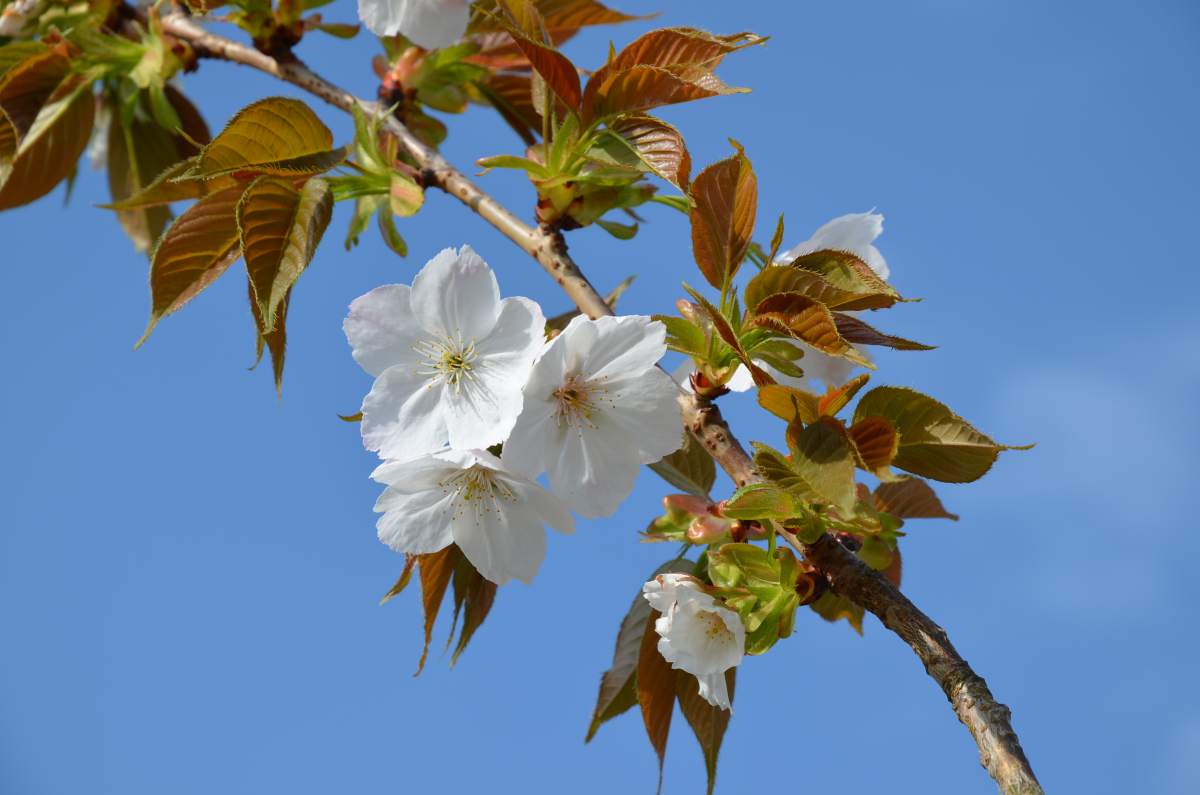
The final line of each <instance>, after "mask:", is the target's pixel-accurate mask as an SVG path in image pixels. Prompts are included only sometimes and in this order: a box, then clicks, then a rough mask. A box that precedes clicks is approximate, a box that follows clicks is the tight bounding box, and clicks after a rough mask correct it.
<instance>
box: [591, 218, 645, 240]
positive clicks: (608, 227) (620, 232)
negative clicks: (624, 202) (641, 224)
mask: <svg viewBox="0 0 1200 795" xmlns="http://www.w3.org/2000/svg"><path fill="white" fill-rule="evenodd" d="M596 226H598V227H600V228H601V229H603V230H604V231H605V232H608V233H609V234H610V235H612V236H613V237H615V238H616V239H617V240H633V236H634V235H636V234H637V231H638V225H637V224H620V223H617V222H616V221H606V220H604V219H603V218H597V219H596Z"/></svg>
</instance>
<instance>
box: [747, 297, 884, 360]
mask: <svg viewBox="0 0 1200 795" xmlns="http://www.w3.org/2000/svg"><path fill="white" fill-rule="evenodd" d="M747 323H748V325H749V326H751V327H754V328H765V329H769V330H771V331H774V332H776V333H778V334H784V335H787V336H790V337H792V338H793V339H797V340H800V341H801V342H805V343H807V344H809V345H811V346H812V347H813V348H816V349H817V350H818V351H821V352H822V353H825V354H828V355H830V356H839V357H841V358H843V359H849V360H850V361H852V362H854V363H855V364H860V365H862V366H864V367H871V368H874V365H873V364H872V363H871V361H870V360H869V359H867V358H866V357H865V356H863V355H862V354H861V353H860V352H859V351H858V350H857V349H856V348H855V347H854V346H853V345H851V344H850V343H849V342H847V341H846V340H845V339H843V338H842V335H841V334H839V333H838V330H837V324H836V323H835V322H834V318H833V313H832V312H830V311H829V308H828V307H826V306H825V305H824V304H822V303H820V302H818V301H814V300H813V299H811V298H808V297H807V296H803V295H801V294H800V293H778V294H776V295H772V296H771V297H769V298H766V299H764V300H763V301H762V303H760V304H759V305H758V306H756V307H755V308H754V314H753V315H752V316H751V317H750V318H749V320H748V321H747Z"/></svg>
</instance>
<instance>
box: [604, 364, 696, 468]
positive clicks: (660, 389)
mask: <svg viewBox="0 0 1200 795" xmlns="http://www.w3.org/2000/svg"><path fill="white" fill-rule="evenodd" d="M609 384H610V390H609V392H608V399H609V400H611V401H612V403H611V405H610V406H609V407H607V408H606V410H604V411H603V415H602V416H603V419H604V421H605V423H611V425H612V428H613V430H614V431H616V432H619V433H620V434H621V435H622V436H623V437H624V438H625V439H626V440H627V441H626V443H627V444H630V445H632V446H633V447H634V449H635V450H636V451H637V458H638V463H640V464H652V463H654V462H655V461H658V460H659V459H661V458H662V457H663V456H667V455H670V454H671V453H673V452H675V451H676V450H678V449H679V448H680V447H681V446H682V445H683V431H682V430H680V425H679V422H680V420H679V403H678V398H679V387H678V385H676V383H675V382H674V381H672V380H671V376H669V375H667V374H666V373H665V372H664V371H662V370H660V369H658V368H657V367H653V368H651V369H649V370H645V371H643V372H642V373H640V374H638V375H636V376H632V377H624V376H622V377H620V378H619V379H615V380H614V381H610V382H609Z"/></svg>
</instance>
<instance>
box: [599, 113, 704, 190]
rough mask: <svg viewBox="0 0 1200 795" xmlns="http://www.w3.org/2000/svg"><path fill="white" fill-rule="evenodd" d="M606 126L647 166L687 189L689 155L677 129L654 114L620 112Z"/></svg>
mask: <svg viewBox="0 0 1200 795" xmlns="http://www.w3.org/2000/svg"><path fill="white" fill-rule="evenodd" d="M609 129H610V130H612V132H613V133H615V134H616V136H617V137H618V138H619V139H620V140H621V141H623V142H625V144H626V145H627V146H629V148H630V149H631V150H632V151H633V152H634V154H636V155H637V156H638V159H640V160H641V161H642V162H643V163H644V164H645V165H646V168H648V169H650V170H651V171H653V172H654V173H655V174H657V175H658V176H660V177H662V178H663V179H665V180H666V181H667V182H670V183H671V184H672V185H674V186H675V187H677V188H679V189H680V190H687V187H688V180H689V179H690V177H691V172H692V156H691V155H690V154H689V153H688V150H687V145H686V144H685V143H684V140H683V136H682V135H680V133H679V131H678V130H676V129H675V128H674V127H672V126H671V125H669V124H667V123H666V122H665V121H662V120H661V119H656V118H654V117H653V116H621V117H619V118H617V119H614V120H613V121H612V122H611V123H610V124H609Z"/></svg>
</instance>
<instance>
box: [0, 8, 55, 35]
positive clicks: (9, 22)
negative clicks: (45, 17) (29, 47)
mask: <svg viewBox="0 0 1200 795" xmlns="http://www.w3.org/2000/svg"><path fill="white" fill-rule="evenodd" d="M43 5H45V2H44V0H14V2H13V3H12V4H11V5H9V6H8V7H7V8H5V9H4V10H3V11H0V36H18V35H20V33H21V31H22V30H24V28H25V24H26V23H27V22H29V20H30V18H31V17H35V16H37V15H38V14H40V13H41V12H42V8H41V7H42V6H43Z"/></svg>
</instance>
